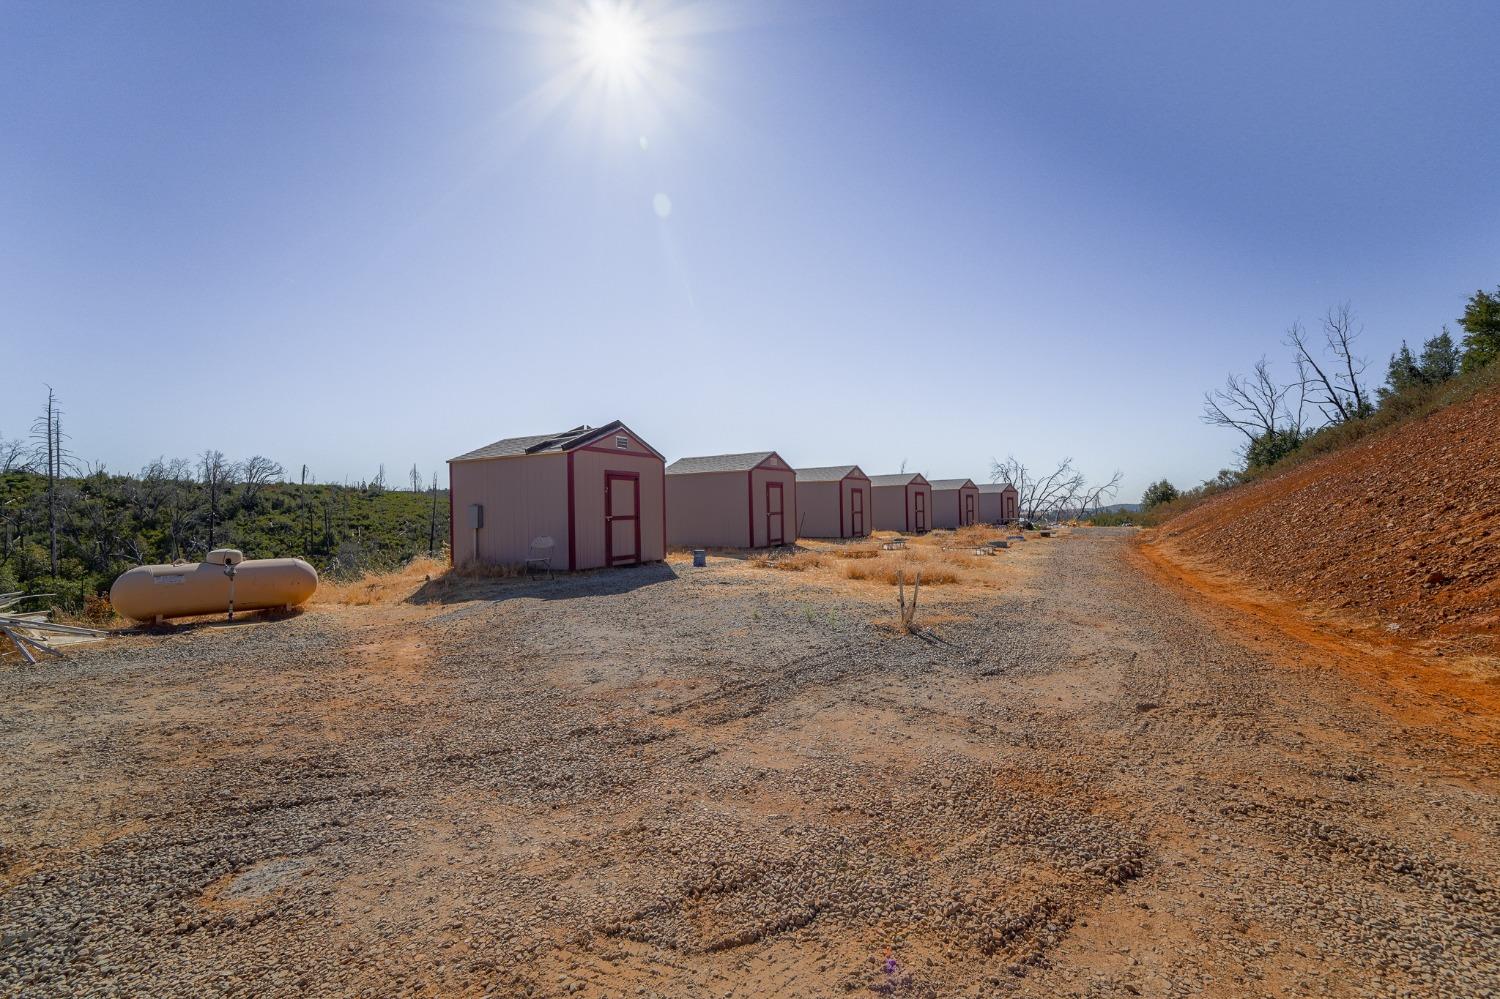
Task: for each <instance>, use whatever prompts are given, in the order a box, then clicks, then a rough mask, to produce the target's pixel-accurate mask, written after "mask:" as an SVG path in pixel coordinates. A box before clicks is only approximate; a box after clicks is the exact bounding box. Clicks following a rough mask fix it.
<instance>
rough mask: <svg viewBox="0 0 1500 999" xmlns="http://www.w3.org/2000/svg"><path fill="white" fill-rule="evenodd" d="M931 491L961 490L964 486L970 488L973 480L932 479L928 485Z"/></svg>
mask: <svg viewBox="0 0 1500 999" xmlns="http://www.w3.org/2000/svg"><path fill="white" fill-rule="evenodd" d="M928 485H930V486H931V487H932V488H933V489H962V488H963V487H964V486H970V487H972V486H973V485H974V480H973V479H933V480H932V481H931V482H929V483H928Z"/></svg>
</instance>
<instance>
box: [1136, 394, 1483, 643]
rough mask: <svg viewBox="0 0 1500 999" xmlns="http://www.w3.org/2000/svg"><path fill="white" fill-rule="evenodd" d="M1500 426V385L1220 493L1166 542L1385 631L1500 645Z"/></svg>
mask: <svg viewBox="0 0 1500 999" xmlns="http://www.w3.org/2000/svg"><path fill="white" fill-rule="evenodd" d="M1487 373H1488V372H1487ZM1497 429H1500V388H1496V387H1493V384H1492V385H1491V386H1490V387H1487V388H1484V389H1483V390H1482V391H1480V392H1479V393H1478V394H1477V395H1474V396H1473V397H1472V398H1469V399H1467V400H1466V401H1462V402H1457V403H1454V404H1452V405H1448V406H1444V407H1442V408H1437V409H1435V410H1432V411H1430V412H1429V411H1426V409H1425V407H1424V409H1423V410H1420V411H1417V412H1414V413H1411V414H1407V416H1406V418H1404V419H1401V420H1393V421H1392V422H1391V423H1390V425H1389V426H1388V427H1386V428H1385V429H1383V430H1378V431H1376V432H1374V433H1372V434H1370V435H1368V436H1363V437H1357V438H1354V442H1353V443H1352V444H1349V445H1348V446H1346V447H1344V448H1342V449H1340V450H1335V451H1332V452H1330V453H1325V454H1322V455H1319V456H1316V457H1312V456H1311V455H1310V454H1308V455H1299V456H1298V458H1297V459H1296V460H1295V461H1287V462H1285V463H1284V464H1283V465H1282V466H1281V467H1280V468H1278V469H1276V470H1275V472H1274V473H1273V474H1270V475H1267V476H1265V477H1263V478H1261V479H1258V480H1256V481H1252V482H1250V483H1247V484H1244V485H1239V486H1236V487H1234V488H1231V489H1227V490H1225V491H1223V492H1221V493H1219V494H1217V495H1213V496H1211V497H1209V498H1208V499H1206V500H1204V501H1202V502H1200V503H1199V504H1198V505H1197V506H1195V507H1193V508H1192V509H1189V510H1188V511H1186V512H1185V513H1181V514H1179V515H1177V516H1175V517H1173V518H1172V519H1170V520H1168V521H1167V522H1166V523H1165V524H1164V525H1163V527H1162V528H1161V530H1160V532H1159V537H1158V539H1157V543H1158V544H1160V545H1161V546H1162V547H1163V548H1164V549H1166V550H1167V551H1168V552H1170V553H1172V554H1174V555H1176V556H1177V557H1178V558H1179V559H1182V560H1185V561H1189V562H1196V563H1199V564H1202V565H1206V566H1208V567H1212V568H1216V569H1219V570H1222V571H1224V572H1227V573H1229V574H1231V575H1233V576H1235V577H1237V578H1239V579H1240V580H1242V581H1243V582H1245V583H1248V584H1249V585H1250V586H1252V587H1254V588H1257V589H1260V590H1263V591H1266V592H1267V593H1269V594H1272V595H1275V596H1277V597H1281V598H1283V599H1286V600H1289V601H1294V602H1296V603H1299V604H1304V605H1307V606H1310V607H1313V608H1317V609H1323V610H1333V611H1338V612H1341V613H1343V614H1346V615H1349V616H1351V617H1353V618H1355V619H1357V620H1359V621H1361V622H1363V623H1365V624H1368V625H1371V626H1375V627H1378V628H1380V629H1381V630H1382V631H1385V632H1391V633H1399V634H1402V635H1408V636H1414V637H1417V638H1436V637H1442V638H1445V639H1452V640H1457V641H1459V642H1460V643H1461V644H1463V645H1464V646H1465V647H1467V648H1470V649H1472V650H1473V651H1482V650H1494V649H1496V648H1497V647H1500V641H1497V640H1500V503H1497V501H1496V497H1497V496H1500V441H1497ZM1309 459H1310V460H1309Z"/></svg>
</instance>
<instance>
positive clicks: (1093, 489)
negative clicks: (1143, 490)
mask: <svg viewBox="0 0 1500 999" xmlns="http://www.w3.org/2000/svg"><path fill="white" fill-rule="evenodd" d="M1123 478H1124V473H1122V472H1121V471H1120V470H1119V469H1116V470H1115V474H1114V475H1112V476H1110V478H1109V481H1108V482H1101V483H1098V484H1097V485H1092V486H1090V485H1085V486H1084V488H1083V492H1082V499H1081V501H1080V503H1079V505H1078V516H1080V517H1087V516H1088V515H1089V512H1090V511H1093V512H1094V513H1098V512H1099V508H1100V507H1101V506H1102V505H1103V504H1104V501H1105V500H1107V499H1114V498H1115V495H1116V494H1117V493H1119V491H1120V480H1121V479H1123Z"/></svg>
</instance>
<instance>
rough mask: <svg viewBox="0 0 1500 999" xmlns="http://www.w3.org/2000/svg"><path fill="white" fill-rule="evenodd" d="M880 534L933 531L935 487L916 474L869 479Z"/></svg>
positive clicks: (906, 473) (904, 473)
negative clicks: (886, 532)
mask: <svg viewBox="0 0 1500 999" xmlns="http://www.w3.org/2000/svg"><path fill="white" fill-rule="evenodd" d="M870 492H871V493H872V494H873V498H874V502H873V503H872V504H871V506H872V507H873V509H874V511H875V529H876V530H877V531H905V532H907V533H912V532H915V533H917V534H920V533H922V532H923V531H927V530H931V529H932V484H931V483H929V482H928V481H927V480H926V479H925V478H923V477H922V476H920V475H918V474H916V473H915V472H902V473H901V474H899V475H872V476H870Z"/></svg>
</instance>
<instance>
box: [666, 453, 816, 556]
mask: <svg viewBox="0 0 1500 999" xmlns="http://www.w3.org/2000/svg"><path fill="white" fill-rule="evenodd" d="M796 540H797V473H796V472H794V471H792V466H790V465H788V464H787V463H786V462H785V461H783V460H782V458H781V455H779V454H777V453H776V452H775V451H754V452H751V453H749V454H713V455H706V456H704V457H700V458H678V459H677V460H676V461H674V462H672V464H670V465H668V466H667V542H668V544H672V545H677V546H681V547H684V548H769V547H771V546H773V545H789V544H791V543H792V542H794V541H796Z"/></svg>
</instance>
